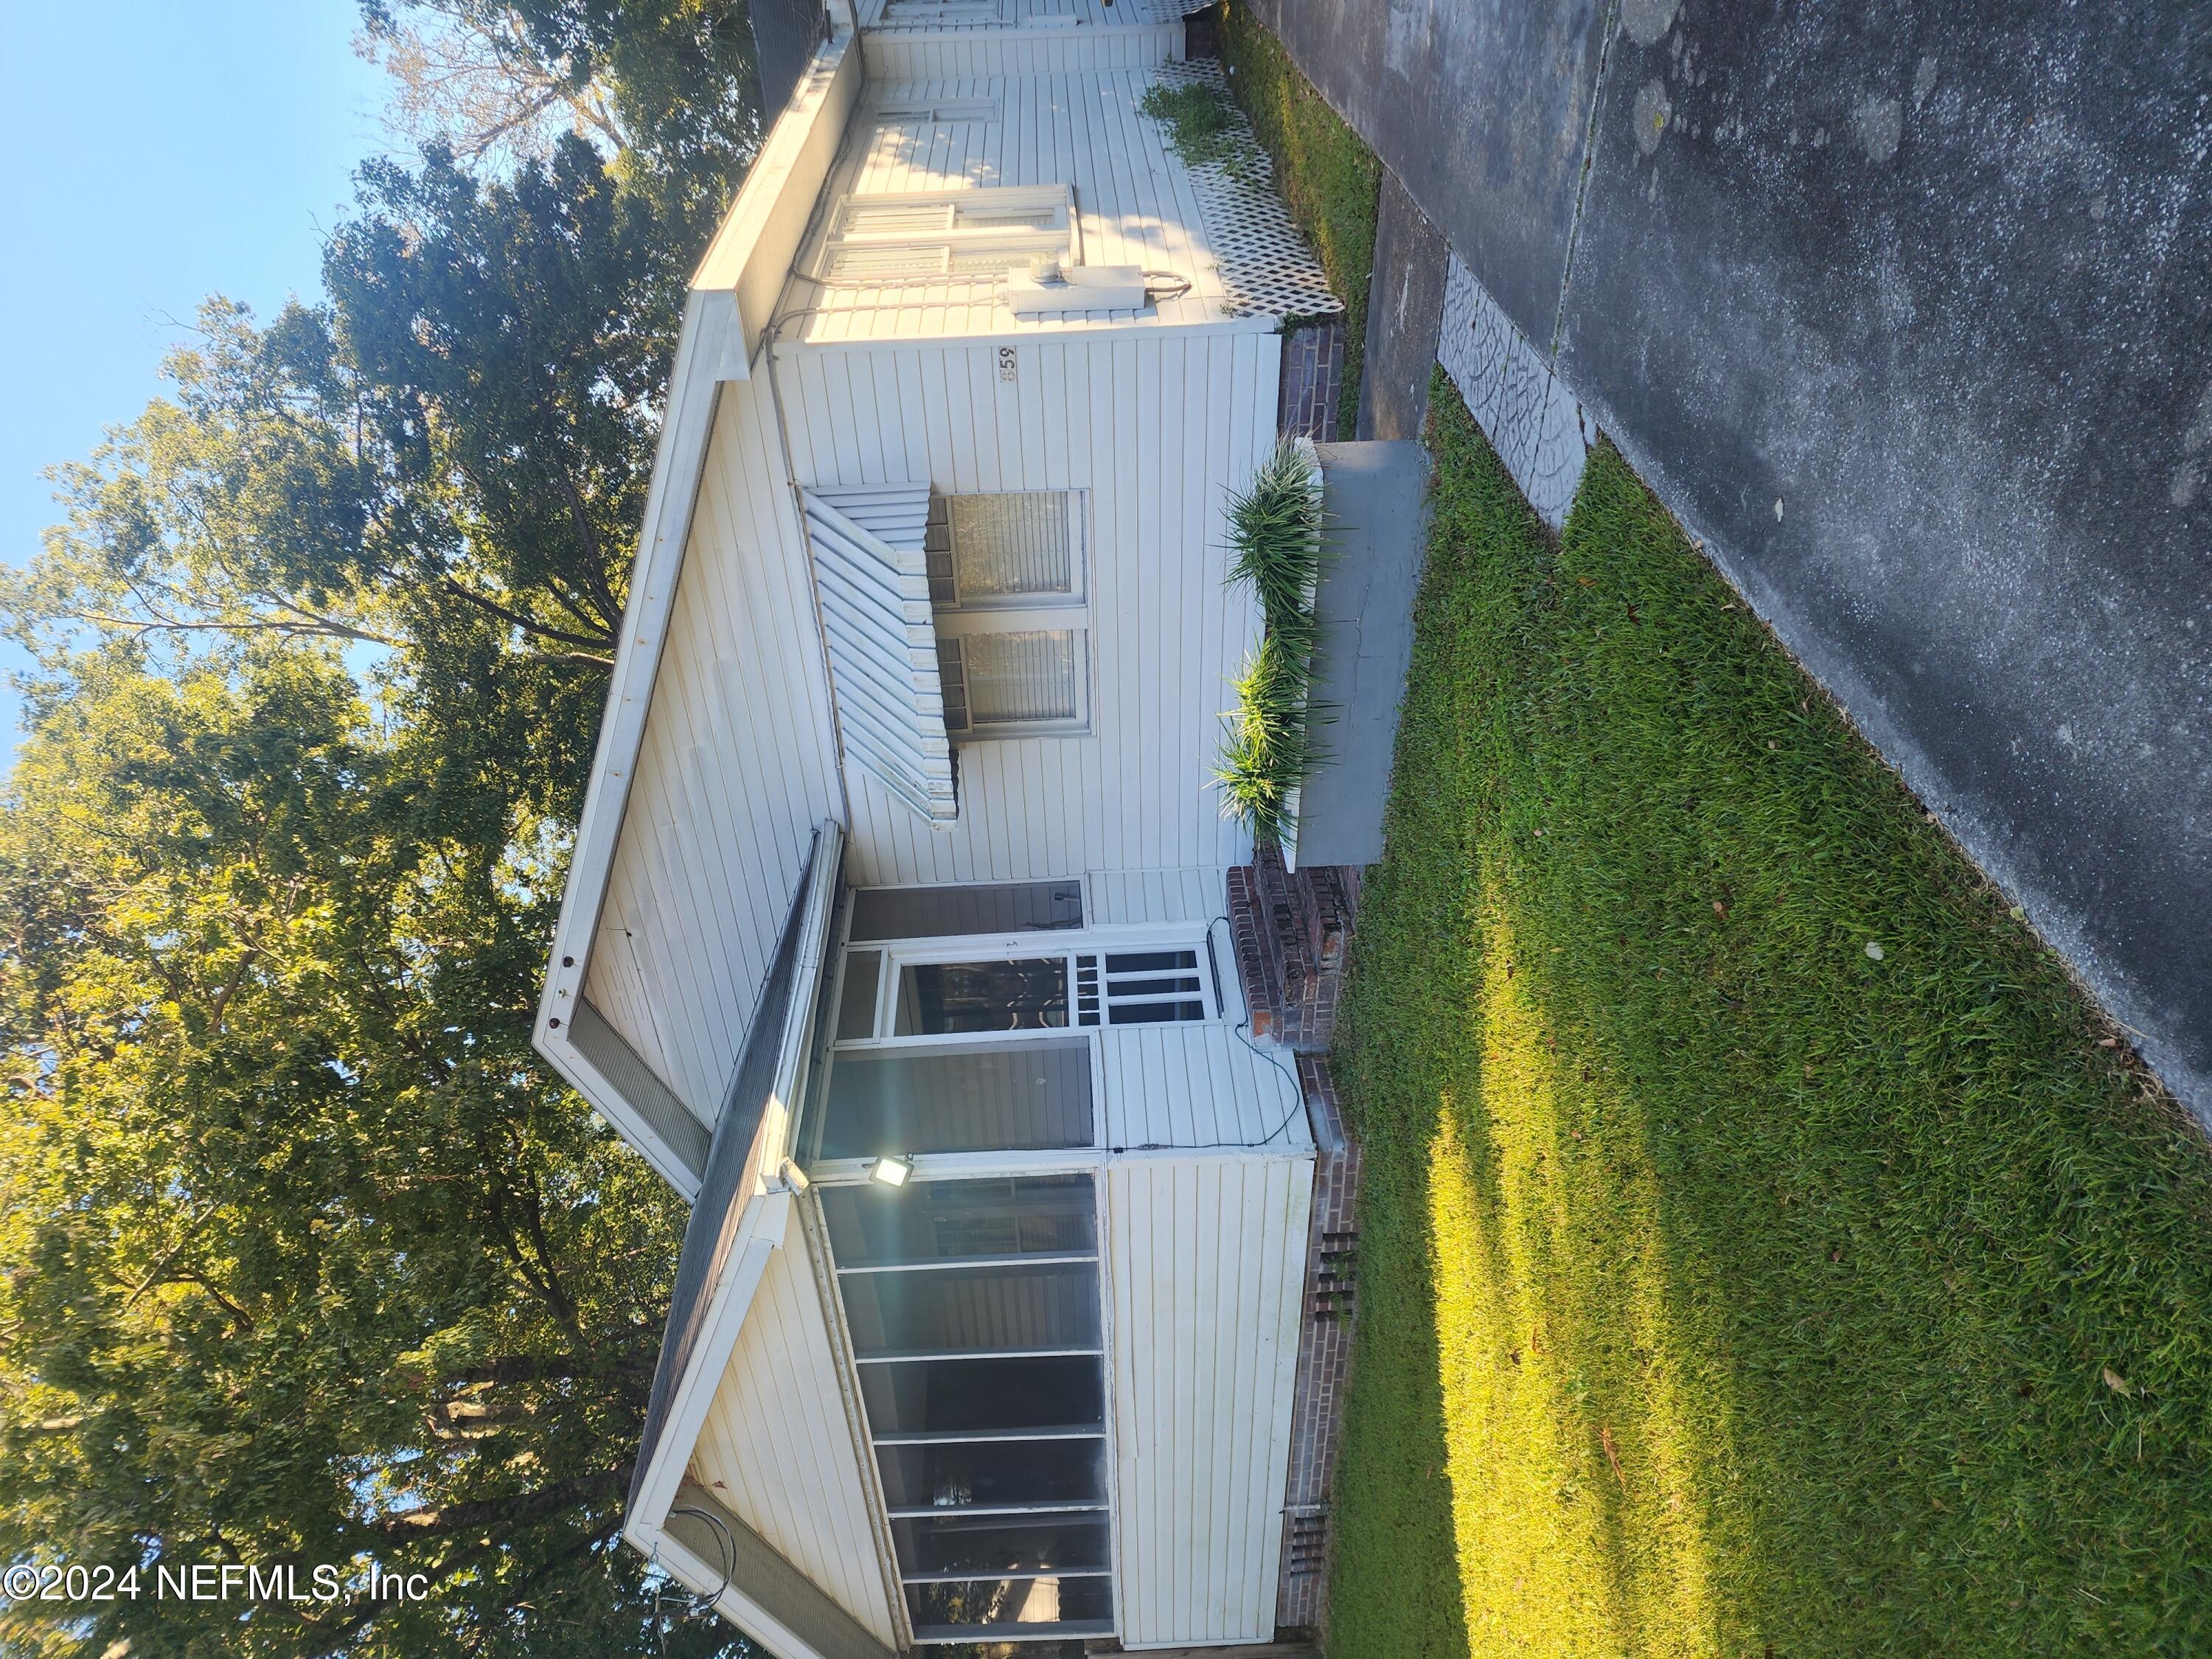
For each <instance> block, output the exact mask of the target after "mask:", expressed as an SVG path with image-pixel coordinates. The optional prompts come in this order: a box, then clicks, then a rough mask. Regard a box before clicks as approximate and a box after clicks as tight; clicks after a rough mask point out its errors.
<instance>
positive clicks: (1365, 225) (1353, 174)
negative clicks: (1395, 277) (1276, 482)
mask: <svg viewBox="0 0 2212 1659" xmlns="http://www.w3.org/2000/svg"><path fill="white" fill-rule="evenodd" d="M1220 31H1221V58H1222V64H1223V66H1224V67H1225V69H1227V70H1228V71H1229V89H1230V91H1231V93H1232V94H1234V95H1235V97H1236V99H1237V103H1238V104H1239V105H1240V106H1243V111H1244V113H1245V114H1246V115H1247V116H1248V117H1249V118H1250V120H1251V122H1252V130H1253V131H1254V133H1255V135H1256V136H1257V137H1258V138H1259V140H1260V143H1261V144H1262V145H1263V146H1264V147H1265V148H1266V149H1267V154H1268V156H1269V158H1270V159H1271V160H1272V161H1273V163H1274V168H1275V185H1276V188H1277V189H1279V191H1282V195H1283V200H1284V201H1285V203H1287V204H1289V207H1290V210H1291V217H1292V218H1293V219H1295V220H1297V223H1298V228H1300V229H1301V230H1303V231H1304V232H1305V234H1306V237H1307V240H1310V241H1311V242H1312V244H1313V246H1314V251H1315V252H1316V253H1317V254H1319V255H1320V256H1321V265H1322V270H1323V271H1325V272H1326V273H1327V274H1328V285H1329V287H1330V289H1333V290H1334V292H1335V294H1336V296H1337V297H1338V298H1339V299H1340V300H1342V301H1344V391H1343V395H1342V396H1341V398H1340V399H1339V400H1338V404H1337V417H1336V435H1337V436H1338V437H1340V438H1345V439H1348V438H1350V437H1351V436H1352V431H1353V426H1354V422H1355V420H1356V419H1357V417H1358V412H1359V369H1360V364H1361V362H1363V361H1364V358H1365V356H1366V347H1367V282H1368V278H1369V276H1370V275H1371V274H1372V272H1373V270H1374V265H1375V216H1376V201H1377V197H1378V194H1379V192H1380V191H1381V189H1382V185H1383V164H1382V162H1380V161H1377V160H1376V156H1375V152H1374V151H1373V150H1371V149H1368V148H1367V146H1366V145H1365V144H1364V143H1361V142H1360V139H1359V135H1358V134H1357V133H1355V132H1354V131H1352V129H1351V128H1350V127H1348V126H1346V125H1345V124H1344V123H1343V122H1342V121H1340V120H1339V119H1337V118H1336V113H1335V112H1334V111H1333V110H1332V109H1330V108H1329V106H1328V105H1327V104H1326V103H1324V102H1323V101H1322V96H1321V94H1319V93H1317V92H1316V91H1315V90H1314V89H1313V88H1312V86H1311V85H1310V84H1309V83H1308V82H1307V80H1306V78H1305V77H1304V76H1303V75H1300V74H1299V73H1298V71H1297V68H1296V67H1295V66H1294V65H1292V64H1291V58H1290V54H1289V53H1288V52H1285V51H1284V50H1283V48H1282V45H1281V43H1280V42H1279V41H1278V40H1276V39H1275V37H1274V36H1273V35H1272V34H1270V33H1267V30H1266V29H1264V28H1262V27H1261V26H1260V22H1259V20H1258V19H1257V18H1255V17H1254V16H1253V15H1252V10H1251V8H1250V7H1249V5H1247V4H1245V3H1244V0H1227V3H1226V4H1225V5H1224V6H1223V7H1222V9H1221V21H1220Z"/></svg>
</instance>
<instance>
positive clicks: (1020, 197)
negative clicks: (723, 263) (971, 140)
mask: <svg viewBox="0 0 2212 1659" xmlns="http://www.w3.org/2000/svg"><path fill="white" fill-rule="evenodd" d="M1039 254H1048V255H1050V256H1052V257H1054V258H1058V259H1060V260H1062V261H1064V262H1066V263H1067V264H1080V263H1081V261H1082V257H1083V250H1082V246H1081V235H1080V231H1079V225H1078V222H1077V220H1076V216H1075V202H1074V197H1073V194H1072V193H1071V192H1070V191H1069V189H1068V187H1067V186H1066V185H974V186H970V187H969V188H967V189H963V190H948V191H927V192H922V193H920V194H914V193H905V192H884V193H882V194H876V195H866V196H848V197H846V198H845V199H844V200H843V201H842V202H841V203H839V204H838V205H837V210H836V214H835V215H833V216H832V217H831V220H830V224H829V232H828V234H827V235H826V236H825V238H824V240H823V253H822V261H821V265H820V269H819V270H818V273H817V274H818V275H820V276H822V277H823V278H825V279H826V280H829V281H831V282H837V281H852V282H890V281H895V280H897V279H900V278H912V277H927V276H1005V275H1006V273H1007V272H1008V271H1010V270H1016V269H1018V268H1021V267H1025V266H1027V265H1028V264H1029V263H1030V260H1032V259H1034V258H1036V257H1037V256H1038V255H1039Z"/></svg>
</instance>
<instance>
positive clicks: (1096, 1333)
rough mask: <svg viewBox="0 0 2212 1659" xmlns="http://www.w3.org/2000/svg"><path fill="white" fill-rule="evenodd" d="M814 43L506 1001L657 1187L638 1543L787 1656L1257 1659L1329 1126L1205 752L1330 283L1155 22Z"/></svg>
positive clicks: (729, 281)
mask: <svg viewBox="0 0 2212 1659" xmlns="http://www.w3.org/2000/svg"><path fill="white" fill-rule="evenodd" d="M845 21H846V23H847V24H848V27H844V28H842V29H840V30H839V31H838V32H837V33H835V34H834V35H833V36H832V38H831V39H830V40H829V43H828V44H827V45H826V46H823V48H822V49H821V51H820V52H818V54H817V56H816V58H815V59H814V61H813V63H812V64H811V66H810V67H809V69H808V70H807V71H806V72H805V74H804V75H803V76H801V77H800V81H799V86H798V88H797V89H796V91H795V92H794V93H793V97H792V100H791V101H790V103H789V105H788V106H787V108H786V109H785V110H784V111H783V112H782V114H781V118H780V119H779V120H777V122H776V123H775V126H774V128H773V131H771V133H770V135H769V137H768V139H767V141H766V143H765V146H764V148H763V151H762V154H761V155H760V157H759V159H758V161H757V163H756V165H755V167H754V168H753V170H752V172H751V173H750V176H749V178H748V179H747V181H746V183H745V185H744V191H743V193H742V194H741V196H740V197H739V198H738V202H737V204H736V205H735V206H734V208H733V209H732V212H731V214H730V216H729V217H728V220H727V222H726V223H725V225H724V226H723V227H722V228H721V230H720V234H718V236H717V238H716V240H715V241H714V246H713V247H712V249H711V250H710V251H709V252H708V255H707V257H706V258H705V260H704V262H703V263H702V265H701V267H700V269H699V271H698V273H697V275H696V278H695V279H694V283H693V286H692V289H691V292H690V298H689V301H688V303H687V307H686V310H685V313H684V326H683V333H682V338H681V343H680V344H679V346H678V351H677V356H676V362H675V368H674V374H673V378H672V380H671V386H670V391H669V395H668V402H667V410H666V422H665V430H664V433H663V435H662V437H661V441H660V448H659V456H658V459H657V462H656V465H655V471H654V476H653V486H652V491H651V495H650V499H649V501H648V504H647V512H646V521H645V524H644V526H643V529H642V537H641V544H640V547H639V552H638V556H637V562H636V566H635V574H634V576H633V579H632V586H631V593H630V599H629V612H628V615H627V617H626V620H625V625H624V633H623V641H622V644H621V648H620V654H619V658H618V659H617V665H616V668H615V671H614V684H613V688H612V690H611V695H610V698H609V702H608V708H607V714H606V719H605V726H604V729H603V731H602V732H601V735H600V739H599V750H598V755H597V759H596V761H595V763H594V766H593V770H592V778H591V783H590V789H589V793H588V796H587V799H586V805H585V808H584V811H583V815H582V819H581V823H580V829H579V831H578V836H577V841H576V845H575V848H574V863H573V869H572V873H571V875H570V878H569V886H568V893H567V896H566V899H565V902H564V904H563V908H562V918H561V922H560V926H559V932H558V934H557V936H556V940H555V943H554V946H553V951H552V959H551V966H550V972H549V976H548V980H547V982H546V986H545V991H544V1000H543V1005H542V1006H541V1009H540V1011H539V1015H538V1028H537V1041H538V1046H539V1048H541V1049H542V1050H543V1051H544V1054H546V1055H547V1057H548V1058H549V1059H550V1060H551V1061H552V1062H553V1063H554V1064H555V1065H556V1066H558V1067H559V1068H560V1070H561V1071H562V1073H563V1074H565V1075H566V1076H567V1077H568V1079H571V1080H572V1081H573V1082H574V1085H575V1086H576V1087H577V1088H578V1089H579V1090H580V1091H582V1092H583V1093H584V1095H585V1096H586V1097H587V1098H588V1099H589V1100H590V1101H591V1102H592V1104H593V1105H594V1106H595V1107H596V1108H597V1109H599V1111H600V1112H601V1113H602V1114H603V1115H605V1118H606V1119H607V1120H608V1121H609V1122H610V1123H611V1124H612V1125H613V1126H614V1127H615V1128H616V1129H617V1130H618V1131H619V1132H620V1133H622V1134H623V1136H624V1137H625V1138H626V1139H628V1140H629V1142H630V1143H631V1144H632V1145H634V1146H635V1147H636V1148H637V1150H638V1151H639V1152H641V1153H642V1154H643V1155H644V1156H645V1157H646V1158H647V1159H648V1160H650V1161H651V1163H652V1164H653V1166H654V1167H655V1168H656V1169H657V1170H659V1172H660V1173H661V1174H662V1175H663V1176H665V1177H666V1178H667V1180H668V1181H669V1182H671V1184H672V1185H674V1186H675V1187H676V1188H678V1191H680V1192H681V1193H682V1194H684V1196H685V1197H686V1198H687V1199H689V1200H692V1203H693V1206H694V1209H693V1218H692V1222H691V1225H690V1231H689V1234H688V1236H687V1237H686V1240H685V1243H684V1255H683V1260H682V1264H681V1268H680V1273H679V1279H678V1287H677V1292H676V1297H675V1307H674V1311H673V1313H672V1316H671V1322H670V1327H669V1333H668V1337H667V1342H666V1346H665V1351H664V1352H663V1354H662V1358H661V1362H660V1369H659V1377H658V1380H657V1382H656V1383H655V1386H654V1391H653V1402H652V1407H651V1412H650V1417H649V1420H648V1423H647V1428H646V1431H645V1437H644V1443H643V1445H642V1447H641V1451H640V1455H639V1460H638V1464H637V1473H636V1477H635V1486H634V1489H633V1491H632V1493H631V1498H630V1507H629V1518H628V1522H627V1536H628V1539H629V1541H630V1542H631V1543H632V1544H633V1545H634V1546H635V1547H636V1548H638V1549H639V1550H640V1551H642V1552H644V1553H647V1554H648V1555H650V1556H652V1557H653V1558H654V1559H657V1560H658V1561H659V1563H660V1564H661V1565H663V1566H664V1567H665V1568H666V1569H667V1570H668V1571H671V1573H672V1574H674V1575H675V1577H678V1578H679V1579H681V1580H683V1581H684V1582H685V1583H688V1584H690V1586H691V1587H692V1588H693V1589H695V1590H696V1591H698V1592H700V1593H701V1594H702V1595H708V1596H711V1597H714V1598H715V1600H716V1602H717V1604H718V1605H719V1607H720V1609H721V1610H722V1611H723V1612H724V1613H726V1616H727V1617H729V1618H730V1619H731V1620H733V1621H734V1622H735V1623H737V1624H738V1626H741V1627H742V1628H744V1630H745V1631H746V1632H748V1633H750V1635H752V1636H753V1637H754V1638H757V1640H758V1641H759V1642H761V1643H762V1644H764V1645H765V1647H766V1648H768V1649H769V1650H770V1651H772V1652H774V1653H775V1654H778V1655H781V1656H783V1659H846V1656H881V1655H886V1654H890V1653H900V1652H906V1651H908V1650H913V1649H915V1648H917V1647H922V1648H928V1647H933V1646H937V1645H939V1644H947V1645H951V1646H957V1645H959V1644H975V1643H984V1644H992V1645H987V1646H984V1647H981V1648H976V1649H975V1651H978V1652H982V1651H996V1650H997V1648H996V1646H995V1644H1000V1643H1005V1642H1025V1643H1026V1642H1036V1643H1043V1644H1052V1643H1055V1642H1057V1643H1060V1644H1062V1645H1063V1648H1064V1649H1065V1650H1066V1651H1071V1652H1072V1651H1078V1650H1080V1646H1079V1644H1081V1643H1083V1642H1086V1641H1087V1642H1089V1643H1091V1644H1093V1645H1094V1646H1097V1645H1101V1644H1105V1643H1106V1642H1107V1640H1108V1639H1109V1638H1112V1639H1118V1641H1119V1642H1120V1643H1121V1644H1122V1645H1123V1646H1126V1647H1127V1648H1130V1649H1139V1648H1146V1647H1151V1648H1179V1647H1189V1646H1201V1645H1219V1644H1244V1643H1255V1642H1266V1641H1267V1640H1269V1639H1271V1638H1273V1635H1274V1632H1275V1630H1276V1626H1277V1613H1278V1601H1279V1588H1280V1583H1279V1581H1280V1576H1281V1574H1282V1572H1283V1571H1284V1563H1285V1559H1286V1539H1285V1526H1286V1522H1285V1507H1286V1498H1285V1480H1286V1468H1288V1467H1289V1464H1290V1461H1291V1443H1292V1439H1293V1429H1292V1414H1293V1413H1292V1407H1293V1396H1294V1391H1295V1388H1296V1383H1297V1366H1298V1355H1299V1350H1300V1334H1301V1328H1302V1325H1301V1309H1302V1306H1303V1305H1304V1292H1305V1286H1306V1279H1307V1274H1308V1267H1309V1245H1310V1238H1309V1235H1310V1231H1311V1230H1312V1228H1313V1226H1314V1216H1315V1209H1314V1197H1313V1194H1314V1170H1315V1158H1316V1143H1315V1137H1314V1131H1313V1127H1312V1125H1311V1123H1310V1119H1309V1113H1308V1110H1307V1107H1306V1103H1305V1101H1304V1097H1303V1096H1302V1092H1301V1088H1300V1085H1299V1079H1298V1076H1297V1069H1296V1066H1295V1064H1294V1060H1293V1057H1292V1056H1291V1055H1290V1054H1286V1053H1284V1052H1281V1051H1279V1050H1274V1049H1271V1048H1268V1047H1267V1045H1265V1044H1263V1043H1258V1042H1254V1041H1253V1040H1252V1036H1251V1033H1250V1031H1249V1030H1248V1029H1247V1025H1248V1022H1247V1019H1246V1011H1245V1008H1244V1005H1243V992H1242V990H1241V988H1240V984H1239V980H1238V975H1237V969H1236V965H1235V961H1234V957H1233V950H1232V944H1231V939H1230V938H1229V930H1228V928H1227V927H1225V918H1226V915H1227V908H1226V902H1225V882H1226V879H1227V874H1228V872H1229V871H1230V869H1231V866H1237V865H1240V864H1243V863H1245V862H1247V861H1248V860H1249V859H1250V858H1251V856H1252V848H1251V847H1250V846H1249V842H1248V840H1247V838H1246V837H1245V836H1243V834H1242V833H1241V832H1240V831H1239V830H1238V829H1237V828H1236V827H1235V826H1234V825H1233V824H1231V823H1229V822H1227V821H1225V819H1224V818H1223V817H1222V814H1221V812H1220V811H1219V805H1218V799H1217V797H1216V795H1215V793H1214V791H1213V789H1212V786H1211V782H1210V774H1211V770H1212V764H1213V761H1214V757H1215V753H1216V749H1217V744H1218V731H1219V726H1218V711H1219V710H1220V709H1221V708H1224V707H1225V703H1226V702H1227V700H1228V696H1229V693H1228V690H1227V684H1226V683H1227V681H1228V679H1229V678H1230V676H1231V673H1232V672H1233V671H1234V670H1235V668H1236V666H1237V663H1238V661H1239V659H1240V658H1241V657H1242V656H1243V653H1244V652H1245V651H1246V650H1247V649H1248V648H1249V647H1250V646H1251V645H1252V644H1253V643H1254V641H1255V639H1256V637H1257V634H1258V630H1259V619H1258V617H1257V614H1256V611H1255V605H1254V604H1253V602H1252V600H1251V599H1250V598H1249V595H1248V594H1246V593H1244V592H1237V591H1231V588H1230V587H1229V586H1227V585H1226V584H1225V580H1224V577H1225V569H1224V567H1225V559H1226V554H1225V546H1224V544H1225V520H1224V503H1225V496H1226V495H1227V493H1228V492H1229V491H1230V490H1231V489H1235V488H1237V487H1240V486H1242V485H1243V484H1244V483H1247V482H1248V481H1249V479H1250V477H1251V476H1252V474H1253V472H1254V471H1255V467H1256V466H1257V465H1259V463H1260V462H1261V460H1262V459H1263V458H1264V457H1265V456H1266V455H1267V453H1269V451H1270V450H1271V449H1272V447H1273V445H1274V444H1275V442H1276V437H1277V428H1276V419H1277V399H1278V374H1279V365H1280V362H1281V354H1282V338H1281V335H1280V331H1279V325H1280V323H1281V321H1282V319H1283V317H1284V316H1285V313H1295V312H1299V311H1304V312H1313V311H1322V310H1328V309H1333V308H1334V302H1333V301H1329V300H1328V297H1327V295H1326V293H1325V290H1323V289H1322V286H1321V279H1320V276H1319V273H1318V271H1317V270H1316V268H1315V267H1314V264H1313V262H1312V260H1311V258H1310V255H1308V254H1307V253H1306V252H1304V249H1303V248H1302V247H1301V246H1299V245H1298V244H1297V240H1296V239H1295V236H1294V235H1293V234H1291V232H1290V230H1289V228H1288V224H1287V222H1286V221H1285V220H1284V218H1283V216H1282V215H1281V211H1280V210H1279V207H1275V206H1273V205H1272V203H1271V199H1270V198H1268V197H1266V196H1265V195H1264V193H1262V192H1259V191H1255V190H1254V189H1253V188H1252V187H1251V185H1250V184H1249V181H1247V182H1243V183H1240V182H1239V180H1238V179H1235V178H1231V177H1228V176H1225V175H1224V174H1223V173H1222V172H1221V171H1220V170H1219V169H1202V170H1200V172H1198V173H1194V172H1193V170H1192V169H1190V168H1189V167H1186V166H1184V165H1183V163H1182V162H1181V161H1178V160H1177V159H1176V155H1174V153H1173V152H1172V150H1171V149H1170V147H1169V145H1168V143H1167V142H1166V138H1165V136H1164V133H1163V131H1161V129H1160V128H1159V127H1158V125H1156V124H1155V123H1154V122H1152V120H1150V119H1149V118H1146V117H1145V116H1143V115H1142V114H1140V112H1139V107H1138V106H1139V101H1140V100H1142V98H1143V97H1144V95H1145V93H1146V89H1147V88H1149V87H1151V86H1152V85H1153V84H1154V83H1155V82H1158V81H1159V80H1161V79H1162V78H1164V77H1170V78H1171V77H1173V76H1178V75H1188V74H1190V73H1193V72H1194V71H1193V70H1190V69H1188V68H1187V67H1185V66H1182V64H1180V63H1179V61H1178V60H1179V59H1180V58H1181V56H1182V40H1183V33H1182V22H1181V21H1180V19H1179V18H1177V17H1176V16H1174V15H1172V12H1171V10H1170V15H1166V16H1165V17H1164V19H1162V18H1161V17H1159V16H1158V15H1154V9H1152V8H1150V7H1147V6H1146V5H1144V4H1141V3H1139V0H1121V3H1120V4H1119V5H1116V4H1115V3H1113V0H865V3H864V4H863V5H862V8H861V15H860V16H859V17H858V18H857V19H855V18H852V17H850V16H848V18H847V19H846V20H845ZM1055 270H1056V273H1057V274H1056V275H1055ZM1324 1139H1326V1133H1325V1134H1324ZM1010 1651H1012V1650H1010ZM1018 1651H1020V1652H1021V1653H1022V1654H1024V1656H1030V1659H1037V1656H1041V1655H1048V1654H1051V1653H1053V1652H1054V1651H1055V1650H1054V1648H1053V1647H1052V1646H1050V1645H1046V1646H1044V1647H1042V1648H1033V1647H1023V1648H1021V1649H1020V1650H1018Z"/></svg>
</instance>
